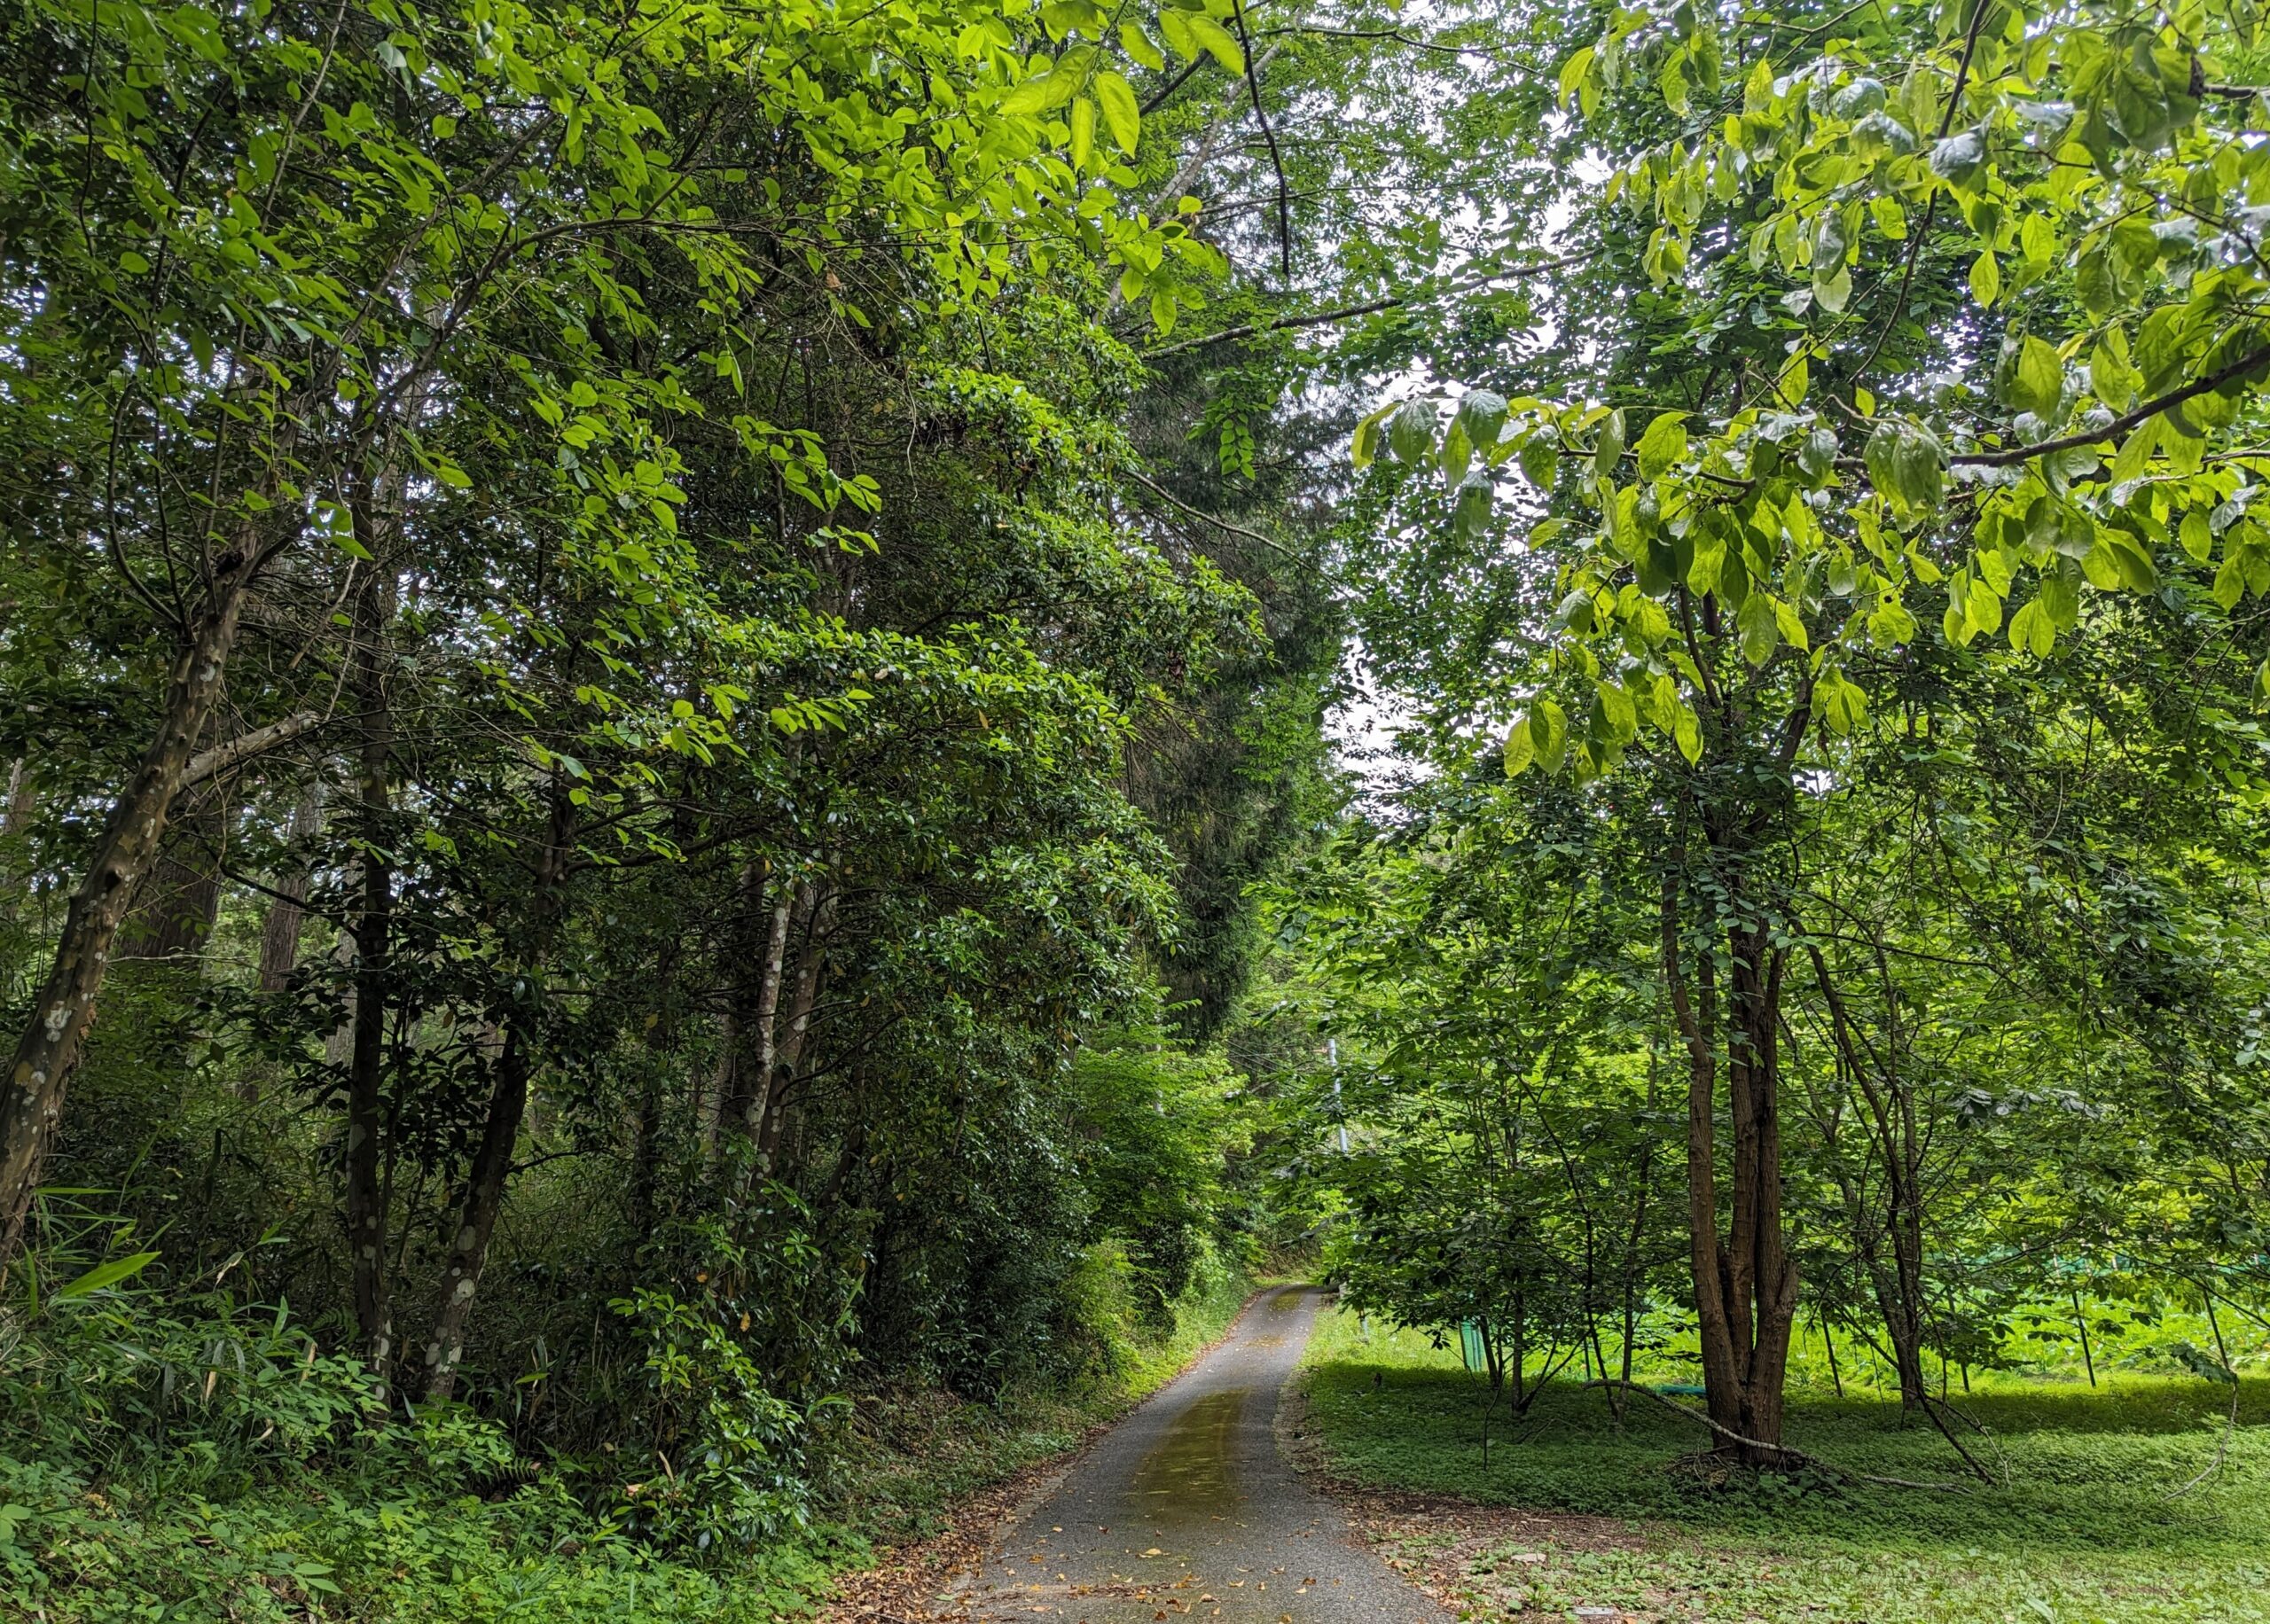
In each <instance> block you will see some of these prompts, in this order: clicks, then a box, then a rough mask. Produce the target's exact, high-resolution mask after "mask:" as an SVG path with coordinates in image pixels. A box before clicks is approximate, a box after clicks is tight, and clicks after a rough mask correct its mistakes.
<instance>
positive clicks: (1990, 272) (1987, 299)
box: [1970, 248, 2002, 308]
mask: <svg viewBox="0 0 2270 1624" xmlns="http://www.w3.org/2000/svg"><path fill="white" fill-rule="evenodd" d="M2001 293H2002V268H2001V266H2000V265H1999V264H1997V263H1996V262H1995V260H1994V251H1993V250H1992V248H1989V249H1987V250H1986V252H1985V253H1984V254H1980V255H1979V256H1978V257H1977V258H1976V259H1975V260H1973V261H1971V262H1970V296H1971V297H1972V298H1973V299H1976V301H1978V302H1979V304H1980V305H1982V306H1984V307H1988V308H1992V305H1993V302H1994V301H1995V300H1997V299H1999V298H2000V297H2001Z"/></svg>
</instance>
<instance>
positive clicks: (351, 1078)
mask: <svg viewBox="0 0 2270 1624" xmlns="http://www.w3.org/2000/svg"><path fill="white" fill-rule="evenodd" d="M367 507H368V504H367V503H361V504H357V510H358V518H357V528H358V529H362V530H364V531H365V532H366V533H368V534H371V535H372V539H380V540H382V539H383V538H382V537H379V536H378V535H376V531H377V528H378V527H377V526H376V525H375V524H372V522H371V521H370V520H369V519H364V518H363V517H362V516H361V515H362V514H363V513H364V512H366V511H367ZM364 548H365V550H367V551H369V552H370V553H371V555H372V561H371V562H370V563H369V565H368V566H366V567H367V569H368V574H366V575H365V576H364V581H363V583H362V589H361V590H359V591H358V592H357V593H356V596H355V611H354V617H353V622H352V635H353V637H354V647H353V648H352V649H351V650H350V651H349V653H348V659H349V660H350V661H351V680H352V683H353V688H354V693H355V703H356V713H357V717H358V721H357V727H358V730H359V732H360V735H361V737H360V739H359V741H358V744H357V748H356V799H355V821H356V837H357V844H358V845H359V847H361V851H360V855H358V856H357V858H356V863H357V865H358V868H359V871H360V877H361V881H362V884H361V886H360V889H361V892H362V896H361V898H360V901H359V904H358V906H357V907H356V915H355V925H354V944H355V974H354V988H355V1003H354V1010H353V1013H352V1015H351V1017H350V1019H349V1028H348V1029H349V1035H348V1057H347V1153H346V1185H347V1189H346V1198H347V1236H348V1247H349V1249H350V1251H351V1253H352V1254H353V1260H354V1265H353V1267H354V1282H355V1324H356V1333H357V1335H358V1336H359V1338H360V1339H361V1343H362V1347H363V1358H364V1363H365V1364H367V1365H368V1366H369V1368H370V1371H371V1376H372V1380H373V1382H374V1383H376V1385H377V1387H378V1391H379V1394H380V1401H381V1402H383V1401H385V1396H386V1394H387V1386H388V1383H389V1381H390V1378H391V1374H392V1370H393V1362H394V1312H393V1307H392V1303H391V1293H390V1292H389V1289H388V1285H387V1264H386V1259H387V1205H388V1203H387V1190H386V1186H385V1181H384V1178H383V1175H382V1168H383V1166H384V1162H385V1159H386V1156H387V1145H386V1144H385V1140H386V1105H385V1097H386V1033H387V1016H388V1014H389V1012H390V1010H391V1005H392V1003H393V988H392V981H393V972H392V966H391V964H389V963H388V959H389V956H390V955H391V953H392V951H393V938H394V881H395V870H394V863H393V861H392V859H391V857H390V856H389V855H388V849H389V848H388V842H389V841H390V840H391V839H393V812H394V787H393V761H394V719H393V714H392V712H391V709H390V707H389V703H388V695H387V682H386V658H385V657H386V638H387V626H388V624H389V623H390V622H391V621H392V620H393V612H394V605H393V602H392V598H393V592H392V589H391V585H392V577H391V576H390V575H388V574H386V573H385V572H386V568H387V565H386V559H387V557H388V556H390V550H381V549H380V548H378V547H372V545H371V543H370V542H369V541H365V542H364Z"/></svg>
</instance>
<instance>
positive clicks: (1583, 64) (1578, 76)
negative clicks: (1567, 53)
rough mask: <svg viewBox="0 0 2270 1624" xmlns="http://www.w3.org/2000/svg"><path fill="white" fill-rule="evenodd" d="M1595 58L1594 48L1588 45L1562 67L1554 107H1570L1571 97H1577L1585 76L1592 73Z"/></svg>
mask: <svg viewBox="0 0 2270 1624" xmlns="http://www.w3.org/2000/svg"><path fill="white" fill-rule="evenodd" d="M1592 67H1593V48H1592V47H1591V46H1590V45H1586V46H1584V47H1583V48H1582V49H1580V50H1578V51H1577V52H1576V54H1574V55H1573V56H1571V57H1570V58H1569V59H1568V60H1567V61H1566V62H1563V63H1562V65H1561V77H1560V81H1559V82H1558V83H1557V85H1556V86H1555V88H1554V96H1553V105H1554V106H1556V107H1565V106H1567V105H1569V97H1571V96H1573V95H1575V94H1576V92H1577V86H1578V85H1580V84H1582V83H1584V82H1585V74H1589V73H1591V72H1592Z"/></svg>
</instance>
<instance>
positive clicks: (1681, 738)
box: [1671, 705, 1703, 767]
mask: <svg viewBox="0 0 2270 1624" xmlns="http://www.w3.org/2000/svg"><path fill="white" fill-rule="evenodd" d="M1671 738H1673V739H1674V740H1675V741H1676V742H1677V743H1678V745H1679V754H1681V755H1683V756H1685V757H1686V758H1687V765H1688V766H1690V767H1691V766H1693V765H1694V764H1695V762H1697V761H1701V760H1702V759H1703V726H1702V723H1700V722H1697V721H1696V720H1695V713H1694V711H1693V710H1691V709H1690V708H1688V707H1686V706H1684V705H1682V706H1680V707H1679V715H1678V716H1677V718H1675V719H1674V720H1673V721H1672V722H1671Z"/></svg>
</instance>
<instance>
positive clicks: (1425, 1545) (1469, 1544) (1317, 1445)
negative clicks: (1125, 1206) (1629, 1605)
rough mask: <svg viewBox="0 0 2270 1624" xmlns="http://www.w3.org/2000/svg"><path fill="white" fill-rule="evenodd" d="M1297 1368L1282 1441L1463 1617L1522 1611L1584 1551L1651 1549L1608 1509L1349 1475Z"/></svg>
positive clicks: (1298, 1463)
mask: <svg viewBox="0 0 2270 1624" xmlns="http://www.w3.org/2000/svg"><path fill="white" fill-rule="evenodd" d="M1308 1410H1309V1401H1308V1393H1307V1390H1306V1387H1305V1385H1304V1383H1303V1377H1302V1374H1299V1373H1296V1374H1295V1377H1294V1378H1293V1380H1292V1381H1291V1383H1289V1384H1288V1386H1287V1387H1286V1390H1285V1394H1284V1397H1283V1399H1282V1400H1281V1401H1280V1403H1279V1405H1278V1409H1277V1444H1278V1448H1280V1449H1282V1450H1283V1451H1284V1453H1285V1456H1286V1458H1287V1459H1288V1460H1289V1461H1290V1462H1291V1463H1292V1464H1293V1469H1294V1470H1295V1472H1300V1473H1301V1474H1302V1476H1303V1477H1304V1478H1305V1479H1306V1480H1308V1482H1309V1483H1310V1485H1311V1487H1314V1488H1315V1489H1316V1490H1317V1491H1318V1492H1319V1494H1323V1495H1329V1496H1330V1497H1331V1498H1332V1499H1334V1500H1335V1501H1337V1502H1338V1503H1340V1504H1341V1505H1342V1507H1344V1508H1345V1509H1346V1510H1347V1511H1348V1513H1349V1515H1350V1519H1352V1520H1353V1521H1354V1522H1355V1524H1356V1526H1357V1527H1358V1529H1359V1530H1361V1532H1362V1534H1363V1535H1364V1537H1365V1538H1366V1540H1368V1541H1369V1542H1371V1544H1372V1547H1373V1549H1374V1550H1375V1551H1376V1552H1377V1553H1378V1555H1379V1557H1380V1558H1381V1559H1382V1561H1384V1562H1385V1563H1386V1564H1387V1565H1389V1567H1391V1568H1393V1569H1395V1570H1396V1571H1397V1573H1401V1574H1402V1575H1403V1576H1404V1578H1405V1579H1406V1580H1408V1581H1410V1582H1411V1583H1413V1584H1414V1585H1416V1586H1417V1587H1418V1588H1419V1589H1421V1590H1424V1591H1425V1592H1426V1593H1427V1594H1428V1595H1429V1596H1431V1597H1434V1598H1435V1599H1436V1601H1438V1602H1440V1603H1442V1604H1443V1605H1444V1606H1445V1607H1448V1608H1450V1609H1451V1610H1452V1612H1456V1613H1459V1614H1460V1616H1486V1615H1491V1614H1499V1613H1507V1612H1521V1611H1522V1609H1523V1608H1524V1607H1526V1606H1528V1605H1530V1603H1531V1601H1532V1600H1533V1599H1534V1598H1535V1597H1536V1592H1537V1590H1538V1581H1539V1580H1545V1579H1549V1578H1550V1577H1551V1576H1552V1574H1553V1571H1554V1567H1555V1566H1556V1565H1557V1564H1558V1563H1559V1562H1560V1561H1561V1560H1562V1558H1567V1557H1569V1556H1573V1555H1576V1554H1577V1553H1579V1552H1583V1553H1593V1552H1601V1551H1616V1550H1648V1549H1651V1548H1652V1547H1653V1546H1654V1545H1655V1544H1656V1540H1655V1539H1654V1538H1651V1537H1650V1535H1649V1534H1648V1531H1647V1530H1646V1529H1645V1528H1644V1527H1640V1526H1634V1525H1633V1524H1632V1523H1628V1522H1624V1521H1621V1520H1618V1519H1615V1518H1608V1517H1581V1516H1576V1515H1573V1514H1567V1513H1559V1512H1549V1511H1516V1510H1514V1509H1512V1508H1510V1507H1505V1506H1487V1505H1476V1504H1475V1503H1472V1502H1470V1501H1466V1500H1460V1499H1458V1498H1456V1497H1455V1496H1452V1495H1418V1494H1402V1493H1394V1492H1389V1491H1384V1490H1381V1489H1375V1488H1370V1487H1366V1486H1364V1485H1362V1484H1359V1483H1355V1482H1351V1481H1350V1480H1348V1479H1346V1478H1343V1477H1341V1476H1340V1475H1338V1474H1337V1473H1336V1472H1335V1471H1334V1470H1333V1466H1332V1463H1331V1460H1330V1458H1329V1457H1328V1456H1327V1454H1326V1452H1325V1449H1324V1445H1323V1441H1322V1440H1321V1439H1319V1437H1318V1436H1317V1435H1316V1433H1314V1432H1313V1431H1312V1430H1311V1427H1310V1426H1309V1424H1308Z"/></svg>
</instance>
